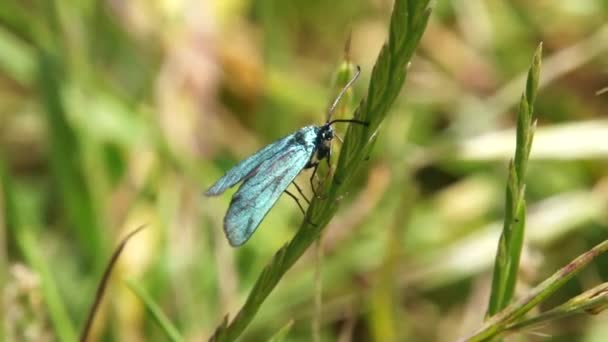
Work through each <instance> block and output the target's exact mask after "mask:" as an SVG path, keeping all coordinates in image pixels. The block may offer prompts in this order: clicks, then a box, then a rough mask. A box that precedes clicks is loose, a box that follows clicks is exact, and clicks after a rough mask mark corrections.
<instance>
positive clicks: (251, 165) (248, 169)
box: [205, 134, 293, 196]
mask: <svg viewBox="0 0 608 342" xmlns="http://www.w3.org/2000/svg"><path fill="white" fill-rule="evenodd" d="M292 139H293V134H290V135H288V136H286V137H283V138H281V139H279V140H277V141H275V142H273V143H271V144H270V145H267V146H266V147H264V148H262V149H261V150H259V151H257V152H256V153H254V154H252V155H251V156H249V157H247V158H246V159H244V160H242V161H241V162H239V163H238V164H236V165H235V166H234V167H233V168H232V169H230V170H228V172H226V174H225V175H224V176H222V178H220V179H218V180H217V182H215V184H213V185H212V186H211V187H210V188H209V189H208V190H207V191H206V192H205V196H217V195H220V194H222V193H223V192H224V191H226V190H227V189H228V188H231V187H233V186H234V185H235V184H236V183H238V182H240V181H241V180H243V179H245V178H247V177H250V176H251V174H252V172H254V171H255V170H256V167H257V166H259V165H260V164H261V163H263V162H264V161H266V160H268V159H269V158H272V157H273V156H275V155H276V154H277V153H280V151H282V150H283V149H285V148H286V146H287V145H289V143H290V142H291V140H292Z"/></svg>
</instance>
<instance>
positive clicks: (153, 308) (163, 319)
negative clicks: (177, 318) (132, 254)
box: [126, 279, 184, 341]
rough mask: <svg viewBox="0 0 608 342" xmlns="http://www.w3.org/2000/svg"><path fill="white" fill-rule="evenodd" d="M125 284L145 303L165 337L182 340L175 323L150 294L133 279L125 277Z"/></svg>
mask: <svg viewBox="0 0 608 342" xmlns="http://www.w3.org/2000/svg"><path fill="white" fill-rule="evenodd" d="M126 282H127V286H129V289H131V291H133V293H134V294H135V295H136V296H137V298H139V299H140V300H141V301H142V302H143V303H144V305H145V307H146V310H147V311H148V312H149V313H150V315H152V317H153V318H154V321H155V322H156V323H157V324H158V326H159V328H160V329H161V330H162V331H163V332H164V333H165V335H166V336H167V338H168V339H169V340H171V341H184V338H183V337H182V336H181V334H180V333H179V331H178V330H177V328H176V327H175V325H174V324H173V323H172V322H171V320H170V319H169V318H168V317H167V315H165V314H164V313H163V311H162V310H161V309H160V307H159V306H158V304H156V303H155V302H154V300H153V299H152V297H151V296H150V294H149V293H148V292H147V291H146V290H145V289H144V288H143V287H141V286H140V285H139V284H137V283H136V282H135V281H133V280H130V279H127V280H126Z"/></svg>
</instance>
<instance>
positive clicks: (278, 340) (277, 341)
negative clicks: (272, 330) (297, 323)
mask: <svg viewBox="0 0 608 342" xmlns="http://www.w3.org/2000/svg"><path fill="white" fill-rule="evenodd" d="M292 326H293V319H291V320H289V322H287V324H285V325H284V326H283V327H282V328H281V329H279V331H277V333H276V334H274V336H272V337H271V338H270V340H268V341H269V342H283V341H286V338H287V334H289V331H291V327H292Z"/></svg>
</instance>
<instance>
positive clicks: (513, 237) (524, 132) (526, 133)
mask: <svg viewBox="0 0 608 342" xmlns="http://www.w3.org/2000/svg"><path fill="white" fill-rule="evenodd" d="M541 54H542V44H541V45H539V46H538V49H537V50H536V53H535V54H534V58H533V60H532V65H531V66H530V70H529V72H528V81H527V83H526V90H525V92H524V94H523V95H522V98H521V101H520V105H519V112H518V116H517V138H516V139H517V143H516V146H515V159H514V160H513V161H511V162H510V163H509V176H508V180H507V190H506V200H505V220H504V224H503V231H502V234H501V236H500V240H499V242H498V250H497V252H496V259H495V263H494V275H493V279H492V291H491V293H490V301H489V305H488V313H487V314H488V316H492V315H494V314H496V313H497V312H498V311H500V310H502V309H503V308H504V307H506V306H507V305H508V304H509V303H510V302H511V300H512V298H513V294H514V292H515V285H516V284H517V274H518V272H519V260H520V257H521V251H522V248H523V242H524V234H525V225H526V202H525V188H526V186H525V182H524V178H525V175H526V168H527V164H528V157H529V156H530V150H531V147H532V139H533V137H534V127H535V123H533V121H532V115H533V112H534V100H535V99H536V90H537V87H538V79H539V75H540V62H541Z"/></svg>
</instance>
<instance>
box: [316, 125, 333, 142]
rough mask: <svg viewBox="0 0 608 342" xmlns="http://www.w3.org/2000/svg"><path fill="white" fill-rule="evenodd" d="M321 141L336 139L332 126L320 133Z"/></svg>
mask: <svg viewBox="0 0 608 342" xmlns="http://www.w3.org/2000/svg"><path fill="white" fill-rule="evenodd" d="M319 134H320V136H321V140H324V141H331V140H332V139H333V138H334V129H333V128H332V127H331V126H327V129H323V130H321V132H320V133H319Z"/></svg>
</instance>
